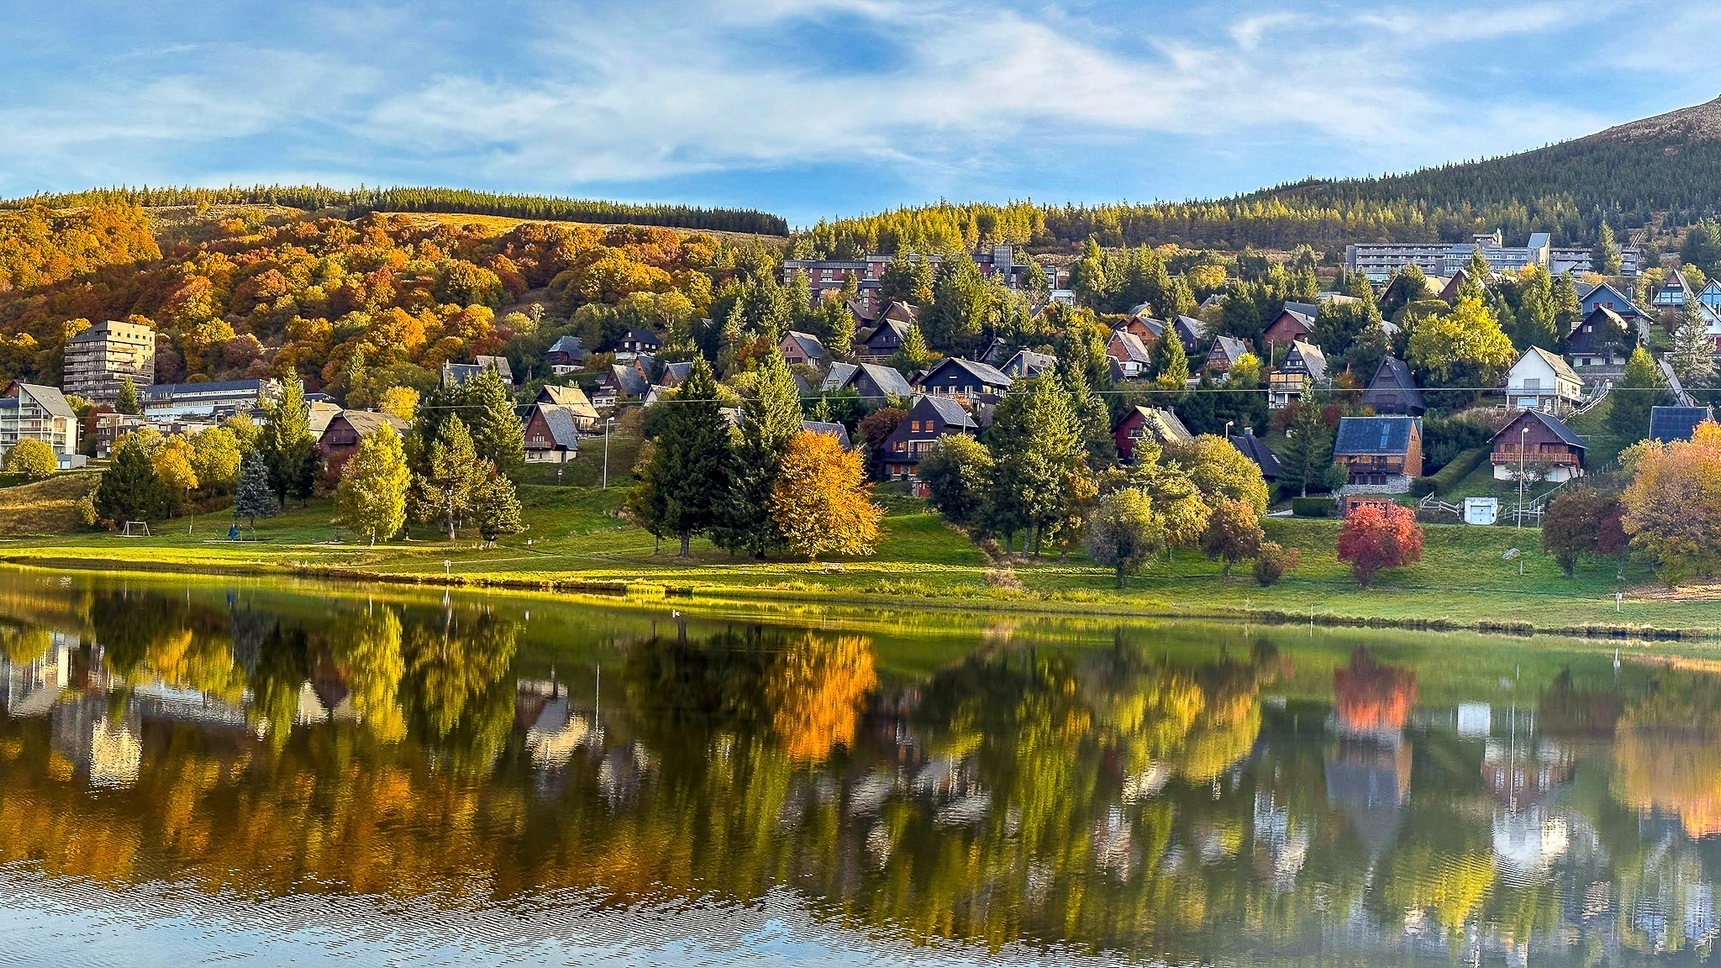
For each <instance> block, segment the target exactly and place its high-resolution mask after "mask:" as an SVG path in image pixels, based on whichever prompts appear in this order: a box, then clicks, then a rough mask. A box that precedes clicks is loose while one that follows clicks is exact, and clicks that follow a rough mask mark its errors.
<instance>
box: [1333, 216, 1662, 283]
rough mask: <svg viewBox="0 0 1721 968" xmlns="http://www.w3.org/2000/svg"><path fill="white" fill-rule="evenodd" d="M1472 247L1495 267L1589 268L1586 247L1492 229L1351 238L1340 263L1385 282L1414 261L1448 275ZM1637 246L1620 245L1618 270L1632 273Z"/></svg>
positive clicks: (1426, 270)
mask: <svg viewBox="0 0 1721 968" xmlns="http://www.w3.org/2000/svg"><path fill="white" fill-rule="evenodd" d="M1477 249H1480V250H1482V255H1483V256H1484V257H1485V258H1487V260H1488V265H1489V266H1491V267H1492V268H1493V269H1494V271H1495V272H1502V273H1511V272H1517V271H1519V270H1521V269H1523V268H1524V267H1525V266H1528V265H1539V266H1541V267H1542V268H1544V269H1547V270H1548V271H1549V272H1552V273H1555V274H1559V273H1562V272H1569V273H1576V274H1578V275H1582V274H1584V273H1587V272H1590V271H1591V263H1590V251H1589V250H1588V249H1579V248H1559V249H1557V248H1554V246H1553V240H1552V238H1551V237H1550V236H1549V235H1548V234H1547V233H1545V232H1538V233H1536V234H1534V235H1531V236H1530V237H1529V240H1528V241H1527V242H1526V243H1525V244H1524V245H1521V246H1512V245H1507V244H1506V241H1505V237H1504V236H1503V235H1502V234H1501V232H1500V231H1499V230H1498V229H1496V230H1495V231H1493V232H1488V233H1479V234H1477V235H1474V236H1472V237H1471V239H1470V241H1469V242H1460V243H1458V244H1456V245H1454V244H1452V243H1448V242H1355V243H1352V244H1350V245H1347V246H1345V266H1346V268H1348V269H1349V270H1350V271H1351V272H1361V273H1363V274H1364V275H1367V276H1368V277H1369V279H1370V280H1372V281H1374V282H1385V281H1387V280H1388V279H1391V278H1392V277H1393V276H1395V275H1397V274H1398V270H1400V269H1402V268H1404V267H1405V266H1407V265H1415V266H1417V267H1418V268H1420V269H1421V270H1422V271H1423V272H1424V273H1425V274H1427V275H1429V276H1439V277H1441V278H1448V277H1451V276H1453V275H1455V274H1456V273H1457V272H1458V270H1460V269H1462V268H1464V267H1465V266H1467V265H1469V264H1470V256H1471V254H1472V253H1474V252H1475V251H1476V250H1477ZM1642 255H1643V254H1642V252H1641V251H1640V250H1639V249H1638V248H1637V247H1636V246H1630V245H1627V246H1621V247H1620V273H1621V274H1622V275H1626V276H1635V275H1637V273H1638V268H1639V266H1640V264H1641V260H1642Z"/></svg>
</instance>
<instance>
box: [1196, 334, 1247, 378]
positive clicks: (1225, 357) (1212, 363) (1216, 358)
mask: <svg viewBox="0 0 1721 968" xmlns="http://www.w3.org/2000/svg"><path fill="white" fill-rule="evenodd" d="M1249 355H1251V354H1250V351H1249V344H1248V343H1245V342H1243V341H1242V340H1240V339H1237V338H1235V337H1231V336H1218V337H1215V338H1214V340H1213V349H1212V350H1211V351H1209V352H1208V354H1207V362H1206V363H1204V364H1202V366H1201V368H1202V369H1204V370H1206V371H1207V372H1209V373H1212V374H1215V375H1219V376H1223V375H1225V374H1227V373H1230V372H1231V366H1232V364H1234V363H1236V362H1237V361H1238V360H1240V359H1242V358H1243V357H1245V356H1249Z"/></svg>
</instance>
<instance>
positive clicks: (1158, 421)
mask: <svg viewBox="0 0 1721 968" xmlns="http://www.w3.org/2000/svg"><path fill="white" fill-rule="evenodd" d="M1133 416H1140V417H1141V424H1142V426H1143V427H1145V428H1146V429H1147V430H1148V431H1149V432H1150V433H1152V434H1153V438H1154V439H1155V440H1157V441H1159V442H1160V443H1162V444H1187V443H1189V442H1190V441H1192V440H1194V439H1195V435H1194V434H1192V433H1190V432H1189V428H1188V427H1187V426H1185V425H1184V423H1183V421H1182V419H1180V418H1179V417H1178V416H1177V414H1176V413H1175V412H1174V411H1172V410H1169V409H1165V408H1162V407H1136V408H1135V409H1134V410H1131V411H1130V412H1129V413H1128V414H1126V415H1125V416H1124V418H1123V420H1120V421H1118V423H1120V424H1121V423H1123V422H1124V420H1128V419H1129V418H1130V417H1133Z"/></svg>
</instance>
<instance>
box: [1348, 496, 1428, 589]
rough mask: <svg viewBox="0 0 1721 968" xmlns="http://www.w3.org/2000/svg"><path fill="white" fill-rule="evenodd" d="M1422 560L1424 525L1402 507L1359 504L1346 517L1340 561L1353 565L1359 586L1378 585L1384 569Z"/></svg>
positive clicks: (1400, 566) (1352, 569)
mask: <svg viewBox="0 0 1721 968" xmlns="http://www.w3.org/2000/svg"><path fill="white" fill-rule="evenodd" d="M1421 559H1422V526H1421V525H1419V524H1417V523H1416V515H1415V514H1414V513H1412V512H1411V510H1410V509H1409V508H1407V507H1404V506H1403V505H1399V504H1359V505H1357V506H1356V507H1355V508H1353V509H1352V510H1351V512H1350V513H1349V514H1347V515H1345V526H1344V530H1342V531H1340V532H1339V560H1340V561H1344V562H1349V563H1350V566H1351V574H1352V575H1354V576H1355V577H1356V583H1357V585H1358V586H1359V587H1362V588H1367V587H1368V586H1369V585H1371V584H1373V583H1374V576H1375V575H1376V574H1377V573H1378V572H1379V571H1380V570H1381V569H1382V568H1402V567H1404V566H1405V565H1409V564H1414V563H1416V562H1417V561H1420V560H1421Z"/></svg>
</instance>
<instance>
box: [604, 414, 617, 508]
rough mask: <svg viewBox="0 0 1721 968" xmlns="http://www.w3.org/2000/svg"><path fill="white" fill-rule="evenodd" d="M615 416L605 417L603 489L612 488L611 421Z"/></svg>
mask: <svg viewBox="0 0 1721 968" xmlns="http://www.w3.org/2000/svg"><path fill="white" fill-rule="evenodd" d="M614 419H615V418H614V417H605V418H604V486H603V488H602V490H605V491H607V490H609V489H610V421H612V420H614Z"/></svg>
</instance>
